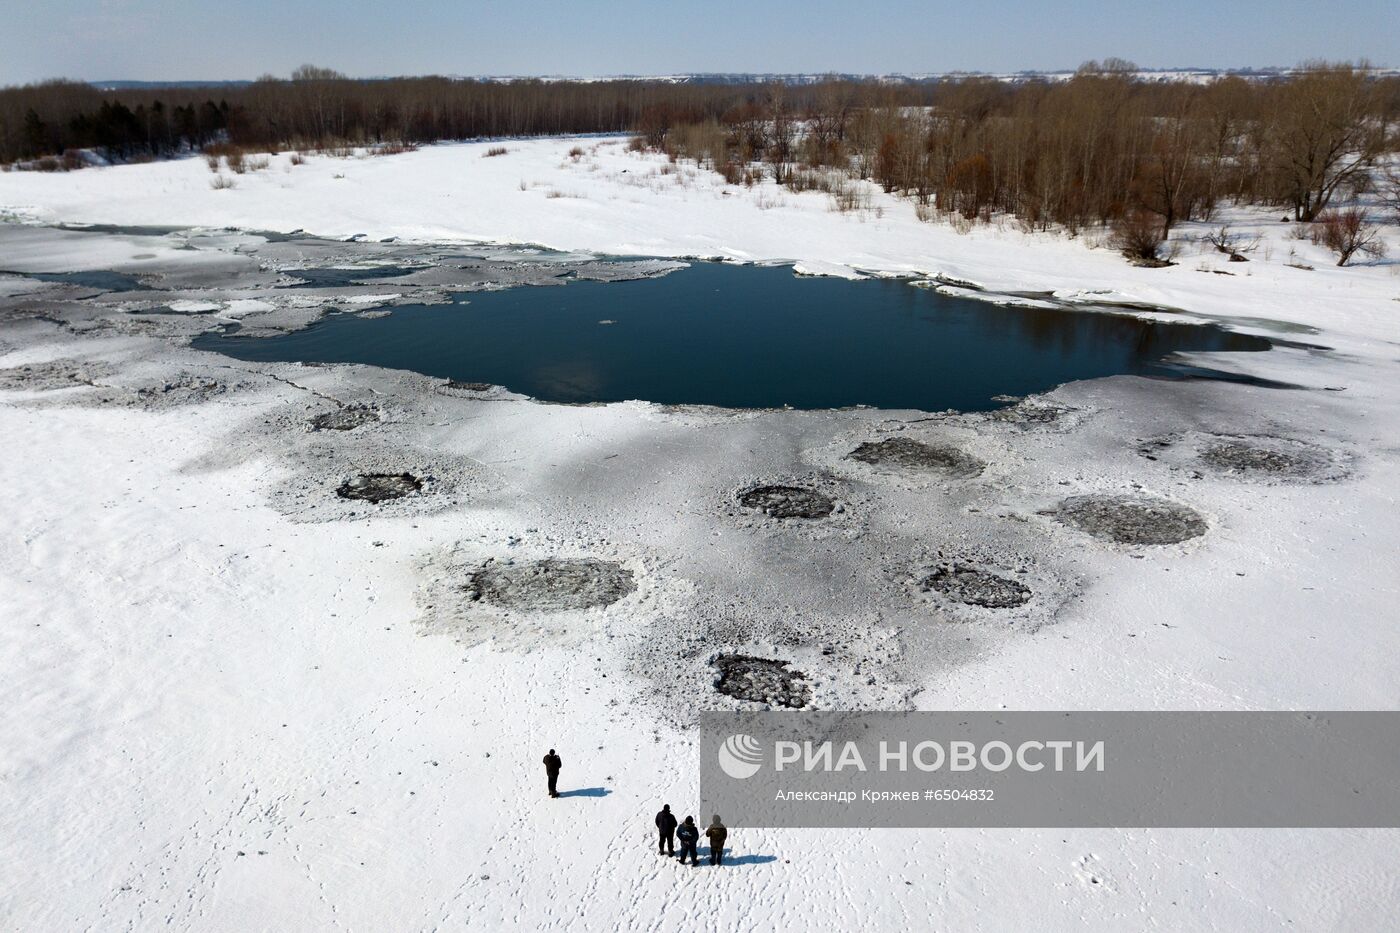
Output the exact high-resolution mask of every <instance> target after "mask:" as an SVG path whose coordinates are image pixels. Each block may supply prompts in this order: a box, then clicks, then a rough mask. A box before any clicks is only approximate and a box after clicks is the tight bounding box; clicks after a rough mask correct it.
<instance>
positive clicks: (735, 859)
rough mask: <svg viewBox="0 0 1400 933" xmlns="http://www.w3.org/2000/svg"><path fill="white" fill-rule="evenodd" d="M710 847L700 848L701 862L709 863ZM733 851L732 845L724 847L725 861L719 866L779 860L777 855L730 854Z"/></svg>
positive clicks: (755, 863) (765, 862)
mask: <svg viewBox="0 0 1400 933" xmlns="http://www.w3.org/2000/svg"><path fill="white" fill-rule="evenodd" d="M710 849H711V847H710V846H705V847H704V848H702V849H700V853H699V854H700V864H702V865H708V864H709V861H710ZM733 851H734V850H733V849H732V848H731V847H730V846H725V847H724V853H725V855H724V863H723V864H722V865H719V866H718V867H720V868H727V867H729V866H730V865H736V866H737V865H765V864H767V863H768V862H776V861H777V860H778V857H777V856H776V855H730V854H729V853H730V852H733Z"/></svg>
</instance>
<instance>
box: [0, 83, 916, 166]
mask: <svg viewBox="0 0 1400 933" xmlns="http://www.w3.org/2000/svg"><path fill="white" fill-rule="evenodd" d="M853 86H854V85H853ZM898 93H899V96H900V99H901V100H902V101H904V102H907V103H909V104H922V103H927V102H928V100H929V99H931V95H932V88H931V87H930V86H920V85H909V86H907V87H905V88H903V89H901V90H900V91H899V92H898ZM770 96H771V94H770V91H769V88H768V87H767V86H764V85H745V84H739V85H722V84H713V85H710V84H687V83H672V82H662V81H592V82H589V81H539V80H519V81H510V82H494V81H475V80H460V79H450V78H436V77H424V78H392V79H380V80H354V79H349V78H346V77H344V76H343V75H341V74H339V73H337V72H334V71H331V70H329V69H325V68H317V67H313V66H304V67H302V68H299V69H297V70H296V71H295V72H294V73H293V74H292V76H291V78H290V80H284V79H278V78H274V77H270V76H269V77H264V78H261V79H259V80H258V81H255V82H252V83H250V84H246V85H239V86H234V85H216V86H207V87H174V86H170V87H159V88H132V89H118V90H99V89H98V88H95V87H93V86H91V85H88V84H83V83H80V82H75V81H51V82H46V83H43V84H34V85H26V86H23V87H9V88H0V164H3V163H13V162H16V161H19V160H33V159H38V158H41V157H45V156H50V157H56V156H60V155H62V153H64V152H65V151H67V150H78V149H100V150H102V151H103V153H104V154H105V155H108V156H110V157H113V158H118V159H132V158H138V157H142V156H153V157H154V156H163V155H166V154H168V153H171V152H178V151H181V150H188V149H197V148H200V147H202V146H203V145H205V144H206V143H209V142H211V141H214V140H219V141H227V142H230V143H234V144H236V145H240V146H243V147H245V148H259V149H269V150H280V149H286V148H326V147H332V146H346V145H364V144H372V143H379V142H384V141H395V142H406V143H417V142H431V141H435V140H443V139H469V138H477V137H483V136H531V135H546V134H564V133H604V132H631V131H639V132H642V133H645V134H647V135H648V136H649V137H650V138H652V139H653V141H655V142H660V141H661V140H662V139H663V138H664V137H665V136H666V134H667V132H668V131H669V130H670V129H671V128H673V127H675V126H678V125H681V124H687V123H698V122H703V121H704V120H706V119H714V118H717V117H719V116H720V115H722V114H725V113H729V112H732V111H735V110H736V108H737V109H743V108H744V107H745V106H754V105H756V104H757V102H759V101H764V100H767V99H768V98H769V97H770ZM790 96H792V97H793V98H794V100H795V102H796V104H797V106H796V107H794V108H790V111H789V110H785V111H784V113H785V115H786V114H788V113H789V112H791V114H793V115H795V114H796V113H797V112H799V110H800V111H802V112H805V111H806V110H809V109H812V107H813V106H814V104H815V92H814V90H813V89H810V88H795V89H793V90H792V92H791V94H790Z"/></svg>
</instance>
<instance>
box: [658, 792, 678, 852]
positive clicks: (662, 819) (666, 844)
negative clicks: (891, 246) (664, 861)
mask: <svg viewBox="0 0 1400 933" xmlns="http://www.w3.org/2000/svg"><path fill="white" fill-rule="evenodd" d="M656 831H657V833H659V834H660V839H659V841H658V842H657V844H656V851H657V852H659V853H661V854H662V855H675V854H676V815H675V814H674V813H672V812H671V805H670V804H669V803H668V804H666V805H665V806H663V807H662V808H661V812H660V813H658V814H656Z"/></svg>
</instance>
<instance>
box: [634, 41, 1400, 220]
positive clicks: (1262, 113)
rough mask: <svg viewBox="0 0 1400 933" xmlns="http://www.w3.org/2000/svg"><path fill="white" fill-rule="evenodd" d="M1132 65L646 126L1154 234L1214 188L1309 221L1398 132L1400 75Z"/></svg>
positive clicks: (711, 149)
mask: <svg viewBox="0 0 1400 933" xmlns="http://www.w3.org/2000/svg"><path fill="white" fill-rule="evenodd" d="M1133 71H1134V69H1133V67H1132V66H1131V65H1129V64H1128V63H1124V62H1115V61H1112V60H1110V61H1109V62H1107V63H1105V64H1103V65H1100V64H1097V63H1090V64H1089V65H1086V66H1085V67H1084V68H1082V69H1080V71H1079V72H1078V73H1077V74H1076V75H1075V76H1074V77H1073V78H1072V79H1070V80H1066V81H1063V82H1058V83H1050V82H1030V83H1023V84H1008V83H1005V82H1000V81H995V80H990V79H976V78H970V79H965V80H961V81H949V82H944V83H941V84H939V85H937V86H936V87H934V88H932V89H931V93H930V100H929V101H928V102H927V104H920V105H911V104H910V103H909V101H908V100H907V99H902V98H901V96H900V95H899V94H898V92H896V91H892V90H891V89H888V88H881V87H879V86H876V85H852V84H843V83H831V84H827V85H823V86H820V87H818V88H816V89H814V90H813V91H812V92H810V93H809V94H808V95H807V97H808V98H809V99H808V100H807V101H805V102H803V103H802V104H799V105H794V102H793V101H792V100H791V89H786V88H774V89H772V90H771V91H770V92H769V93H768V94H767V96H766V97H764V98H763V99H761V100H760V101H757V102H749V103H746V104H745V105H743V106H740V107H737V108H736V109H734V110H732V111H729V112H726V113H724V114H721V115H720V116H719V117H718V118H709V119H707V120H706V121H704V122H702V123H695V124H689V125H684V126H673V127H670V128H668V129H667V130H666V131H665V132H663V133H660V134H659V136H658V135H656V134H649V135H648V136H647V137H646V138H647V139H648V141H649V142H651V143H652V144H654V145H658V146H661V147H664V148H666V149H668V150H670V151H671V152H672V153H673V154H676V155H678V156H687V157H695V158H697V159H699V160H701V161H704V162H708V163H709V164H712V165H713V166H715V167H716V168H717V169H718V170H719V171H721V172H722V173H723V174H725V176H726V178H731V179H732V178H733V177H734V176H735V175H736V174H737V173H736V172H735V167H736V166H739V165H743V164H745V163H748V162H750V161H753V160H761V161H763V162H766V163H767V164H768V165H769V166H770V167H771V171H772V173H773V175H774V177H776V178H777V180H778V181H779V182H785V181H788V180H790V179H792V178H794V177H795V176H794V163H798V164H801V165H803V166H809V167H826V168H829V169H834V170H838V171H841V172H849V173H851V174H853V175H855V176H857V177H859V178H864V179H870V180H872V181H874V182H877V183H879V184H880V185H881V186H882V187H883V188H884V189H885V190H886V191H890V192H897V193H900V194H904V195H908V196H910V197H912V198H914V199H916V200H917V201H918V203H919V204H920V205H927V206H928V207H929V208H930V210H929V211H928V215H929V216H932V215H933V214H935V213H937V212H944V213H956V214H958V215H960V216H961V217H963V218H966V219H973V218H983V219H987V218H990V217H991V215H992V214H994V213H1000V214H1005V215H1012V216H1015V217H1017V218H1019V219H1020V220H1021V221H1022V222H1023V223H1024V224H1026V225H1027V226H1028V227H1034V228H1040V229H1044V228H1048V227H1050V226H1051V225H1056V226H1059V227H1063V228H1065V229H1067V230H1069V231H1070V232H1077V231H1078V230H1080V229H1082V228H1083V227H1085V226H1089V225H1103V224H1112V223H1118V224H1121V225H1126V226H1132V227H1134V228H1137V229H1140V230H1142V231H1145V232H1146V233H1147V234H1148V238H1149V239H1155V240H1157V241H1160V240H1161V239H1165V237H1166V236H1167V233H1168V232H1169V231H1170V229H1171V228H1172V227H1173V226H1174V225H1176V224H1177V223H1179V222H1181V221H1183V220H1188V219H1197V218H1209V217H1210V216H1211V215H1212V213H1213V212H1214V210H1215V208H1216V206H1217V205H1218V204H1220V203H1221V202H1222V201H1226V200H1230V201H1236V202H1252V203H1259V204H1268V205H1275V206H1279V207H1281V208H1283V209H1285V210H1287V211H1289V212H1290V213H1291V214H1292V216H1293V218H1294V219H1295V220H1299V221H1312V220H1314V219H1316V218H1317V217H1318V216H1320V215H1321V214H1322V213H1323V212H1324V211H1326V210H1327V208H1328V207H1329V205H1332V204H1334V203H1335V202H1337V201H1338V200H1340V198H1339V197H1338V195H1339V194H1350V193H1354V192H1355V191H1356V190H1357V189H1359V188H1364V187H1365V185H1366V184H1368V181H1369V179H1370V178H1371V177H1372V174H1373V169H1374V168H1375V166H1376V165H1377V164H1378V161H1379V160H1381V158H1382V157H1383V156H1384V155H1385V154H1386V153H1387V152H1390V151H1393V150H1394V149H1395V148H1396V140H1395V137H1394V136H1393V134H1392V129H1393V128H1394V126H1395V123H1396V120H1397V117H1400V82H1398V81H1396V80H1395V79H1393V78H1384V79H1378V78H1376V77H1375V76H1374V75H1373V74H1372V73H1371V72H1370V71H1369V70H1368V69H1366V68H1365V67H1364V66H1353V65H1349V64H1326V63H1316V64H1311V65H1308V66H1306V67H1304V68H1302V69H1300V70H1298V71H1297V72H1295V73H1294V74H1292V75H1291V76H1290V77H1288V78H1286V79H1280V80H1273V81H1247V80H1244V79H1241V78H1224V79H1221V80H1218V81H1214V82H1210V83H1205V84H1198V83H1191V82H1184V81H1183V82H1165V83H1149V82H1144V81H1141V80H1138V79H1136V78H1135V76H1134V74H1133ZM1154 228H1155V234H1153V233H1152V231H1153V229H1154Z"/></svg>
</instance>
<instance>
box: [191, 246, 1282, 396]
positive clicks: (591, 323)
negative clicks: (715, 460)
mask: <svg viewBox="0 0 1400 933" xmlns="http://www.w3.org/2000/svg"><path fill="white" fill-rule="evenodd" d="M599 265H607V264H599ZM367 271H369V270H366V269H356V270H348V269H347V270H334V271H333V272H330V273H328V274H333V275H335V276H337V277H339V276H350V277H359V278H363V277H364V276H365V274H366V272H367ZM388 271H389V270H380V271H375V272H372V273H370V274H372V275H376V276H377V275H379V274H387V272H388ZM394 271H398V272H400V273H402V272H403V271H404V267H400V268H399V269H397V270H394ZM292 274H293V275H297V276H299V277H304V275H305V273H304V272H303V271H298V272H295V273H292ZM602 322H606V326H605V325H604V324H603V323H602ZM1271 345H1272V344H1271V343H1270V341H1269V340H1267V339H1265V338H1263V337H1258V336H1254V335H1248V334H1240V333H1235V332H1232V331H1229V330H1226V329H1224V328H1222V327H1219V326H1217V325H1214V324H1203V323H1194V322H1193V323H1178V322H1173V321H1162V320H1145V319H1142V318H1139V317H1135V316H1131V315H1127V314H1114V313H1102V312H1094V313H1086V312H1083V311H1075V310H1069V309H1060V308H1042V307H1036V308H1026V307H1016V306H1005V307H1003V306H998V305H993V304H988V303H987V302H982V301H977V300H974V299H970V298H967V297H963V296H957V295H948V294H941V293H939V292H938V291H936V290H933V289H927V288H912V287H910V285H909V283H908V282H904V281H898V280H868V281H848V280H844V279H834V278H818V277H810V276H797V275H793V274H792V271H791V270H790V269H788V268H785V267H764V266H737V265H730V264H717V263H697V264H695V265H692V266H691V267H689V268H687V269H683V270H680V271H676V272H672V273H671V274H669V275H664V276H655V277H644V278H634V279H632V280H629V281H621V282H602V281H585V280H582V279H580V280H570V281H569V282H568V283H567V284H565V285H557V284H556V285H555V286H553V287H515V288H503V289H499V290H494V291H471V292H459V293H456V294H454V295H453V296H452V298H451V301H450V302H448V303H444V304H397V305H395V306H394V307H393V308H391V309H389V310H388V311H387V313H384V314H382V315H379V316H376V317H373V318H370V317H366V316H364V315H359V314H349V315H336V316H332V317H328V318H326V319H325V320H322V321H320V322H319V323H316V324H314V325H312V326H311V327H308V328H305V329H303V330H299V331H295V332H292V333H288V334H281V335H277V336H269V337H240V336H237V335H232V334H206V335H204V336H202V337H200V338H199V339H198V340H196V341H195V346H196V347H199V348H201V349H206V350H216V351H219V352H222V353H225V354H227V355H229V356H233V357H236V358H239V359H244V360H253V361H259V362H303V363H360V364H367V365H374V366H382V367H387V368H390V369H403V370H411V371H414V372H419V373H423V374H425V375H428V376H433V377H438V378H442V379H450V380H454V381H456V382H458V383H481V384H491V385H500V386H504V387H506V388H507V389H510V390H511V391H513V392H519V393H522V394H525V395H529V396H531V397H533V398H536V399H540V400H542V401H549V402H564V403H596V402H617V401H624V400H629V399H641V400H644V401H649V402H655V403H659V404H666V405H689V404H695V405H714V406H719V407H725V408H778V407H783V406H791V407H794V408H800V409H823V408H841V407H848V406H855V405H867V406H872V407H877V408H885V409H917V410H924V411H942V410H946V409H955V410H958V411H992V410H995V409H998V408H1000V407H1002V406H1003V405H1005V404H1006V403H1005V397H1006V396H1017V397H1024V396H1030V395H1037V394H1040V393H1043V392H1046V391H1048V390H1049V389H1051V388H1053V387H1055V386H1058V385H1061V384H1063V383H1066V382H1070V381H1074V380H1078V379H1092V378H1099V377H1104V376H1112V375H1121V374H1134V375H1143V376H1153V377H1158V378H1202V377H1205V378H1227V377H1229V375H1228V374H1226V373H1223V372H1221V373H1217V372H1216V371H1214V370H1209V369H1204V368H1201V367H1199V366H1194V365H1187V364H1186V363H1185V362H1184V360H1183V358H1182V357H1181V354H1186V353H1197V352H1222V351H1224V352H1250V351H1261V350H1267V349H1269V348H1270V346H1271ZM1231 378H1238V377H1231Z"/></svg>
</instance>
